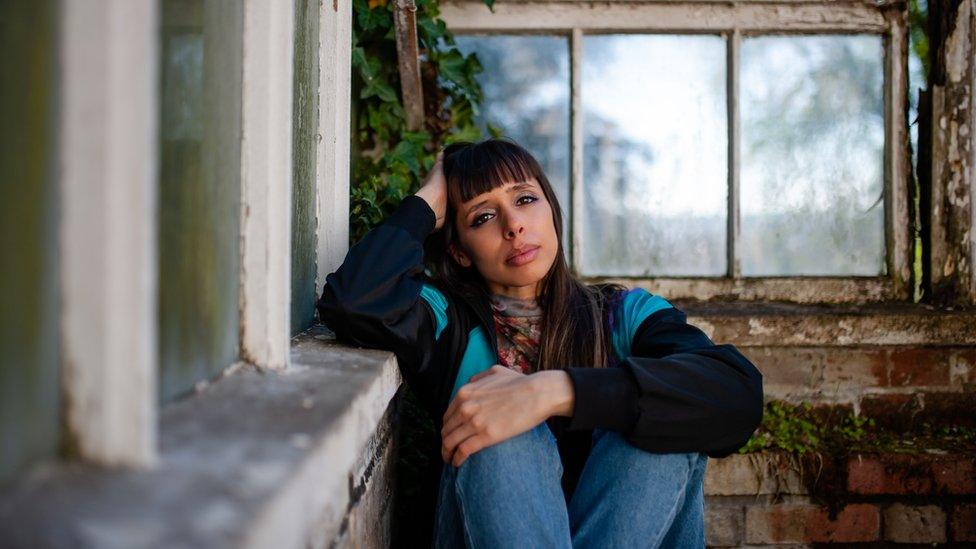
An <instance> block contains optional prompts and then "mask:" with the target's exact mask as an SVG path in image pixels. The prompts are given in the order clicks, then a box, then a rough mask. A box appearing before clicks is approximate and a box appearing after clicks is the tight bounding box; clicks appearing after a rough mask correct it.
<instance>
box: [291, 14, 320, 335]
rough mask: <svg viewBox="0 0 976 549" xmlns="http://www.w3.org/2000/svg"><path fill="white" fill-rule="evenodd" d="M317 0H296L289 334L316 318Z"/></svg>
mask: <svg viewBox="0 0 976 549" xmlns="http://www.w3.org/2000/svg"><path fill="white" fill-rule="evenodd" d="M318 13H319V2H318V0H296V1H295V73H294V86H293V88H292V94H293V95H292V109H293V113H294V114H293V116H292V121H293V124H292V195H291V196H292V216H291V251H292V253H291V333H292V335H295V334H297V333H299V332H302V331H304V330H305V329H306V328H308V327H309V326H311V325H312V322H313V321H314V320H315V290H316V288H315V274H316V273H315V268H316V267H315V247H316V245H317V242H318V239H317V238H316V234H315V231H316V228H317V225H316V219H317V217H316V211H315V144H316V139H315V134H316V132H317V131H318V127H317V126H318V93H317V92H318V89H319V86H318V84H319V82H318V79H319V18H318Z"/></svg>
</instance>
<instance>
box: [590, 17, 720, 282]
mask: <svg viewBox="0 0 976 549" xmlns="http://www.w3.org/2000/svg"><path fill="white" fill-rule="evenodd" d="M725 57H726V56H725V41H724V40H723V39H722V38H721V37H718V36H663V35H654V36H647V35H608V36H586V37H584V38H583V90H582V94H583V97H582V99H583V113H584V119H583V120H584V122H583V134H584V144H583V169H584V183H583V185H584V189H585V190H584V203H585V211H584V212H582V214H583V215H582V216H581V218H582V219H581V220H582V222H583V232H582V234H583V242H582V248H583V249H582V250H581V251H582V257H581V259H582V261H581V267H582V271H583V274H586V275H617V276H627V275H629V276H653V275H667V276H680V275H699V276H701V275H704V276H709V275H722V274H724V273H725V271H726V252H725V247H726V245H725V233H726V218H727V211H728V205H727V200H728V199H727V196H728V170H727V166H728V160H727V158H728V152H727V151H728V145H727V143H728V136H727V130H726V128H727V114H726V92H725V90H726V83H725V72H726V70H725Z"/></svg>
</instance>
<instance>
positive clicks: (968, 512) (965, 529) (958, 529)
mask: <svg viewBox="0 0 976 549" xmlns="http://www.w3.org/2000/svg"><path fill="white" fill-rule="evenodd" d="M949 532H950V534H951V536H952V541H976V504H973V503H969V504H965V505H957V506H956V508H955V509H953V510H952V522H951V525H950V526H949Z"/></svg>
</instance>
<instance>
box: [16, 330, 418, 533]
mask: <svg viewBox="0 0 976 549" xmlns="http://www.w3.org/2000/svg"><path fill="white" fill-rule="evenodd" d="M291 359H292V367H291V368H289V369H288V370H287V371H283V372H261V371H258V370H256V369H254V368H250V367H244V368H240V369H238V370H237V371H235V372H233V373H232V374H230V375H228V376H226V377H225V378H224V379H221V380H220V381H219V382H216V383H213V384H212V385H209V386H208V387H206V388H205V389H204V390H202V391H201V392H199V393H197V394H194V395H192V396H190V397H187V398H185V399H182V400H179V401H176V402H172V403H169V404H166V405H164V406H163V408H162V410H161V414H160V436H159V438H160V459H159V464H158V466H157V467H155V468H153V469H151V470H144V471H133V470H112V469H104V468H98V467H94V466H90V465H84V464H78V463H73V464H71V463H58V464H54V465H49V466H41V467H37V468H35V469H34V470H32V471H31V472H30V473H29V474H27V475H24V476H23V477H21V478H20V479H19V480H17V481H16V482H15V483H14V484H13V485H10V486H7V487H5V489H4V493H3V494H2V495H0V533H2V534H0V538H3V539H5V540H6V541H5V543H8V542H9V543H11V545H13V546H21V545H23V546H51V547H61V546H71V547H78V546H83V547H88V546H97V547H171V546H181V547H185V546H200V547H219V546H244V547H305V546H320V545H322V544H328V543H329V541H330V540H334V539H336V538H337V537H339V536H340V535H341V529H342V528H343V527H344V526H347V525H345V524H344V517H345V516H346V515H347V514H348V512H349V508H350V507H351V504H354V503H355V501H351V496H350V493H351V492H357V491H359V490H360V489H361V488H362V487H361V486H353V485H354V484H357V483H358V482H359V478H360V477H359V476H358V471H359V469H360V468H363V467H364V465H363V464H362V463H361V458H362V456H363V454H364V449H366V450H367V451H369V450H372V451H374V452H375V453H377V454H378V453H381V452H383V451H384V449H383V448H382V447H381V445H386V444H388V443H389V442H390V436H389V433H388V432H386V433H383V432H380V433H378V434H377V429H378V428H380V431H383V429H382V427H383V425H384V422H383V419H384V414H385V413H386V411H387V408H388V407H389V405H390V403H391V400H392V399H393V397H394V396H395V394H396V392H397V389H398V388H399V386H400V384H401V378H400V373H399V371H398V369H397V366H396V361H395V358H394V357H393V355H392V354H391V353H388V352H383V351H376V350H368V349H355V348H351V347H348V346H343V345H339V344H337V343H335V342H334V341H333V340H332V337H331V335H330V334H328V332H326V331H325V330H324V329H322V328H313V329H312V330H310V331H309V332H308V333H306V334H302V335H300V336H298V337H296V338H294V339H293V340H292V348H291ZM374 445H375V447H374ZM367 459H369V456H367ZM374 474H375V472H374ZM363 476H366V477H368V476H369V475H368V473H366V474H364V475H363ZM352 497H355V496H352ZM366 526H368V525H366Z"/></svg>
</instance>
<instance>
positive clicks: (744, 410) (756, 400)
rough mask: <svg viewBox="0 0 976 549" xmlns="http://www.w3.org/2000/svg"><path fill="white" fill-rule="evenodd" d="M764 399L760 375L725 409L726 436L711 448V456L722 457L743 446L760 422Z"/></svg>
mask: <svg viewBox="0 0 976 549" xmlns="http://www.w3.org/2000/svg"><path fill="white" fill-rule="evenodd" d="M764 408H765V406H764V400H763V390H762V376H759V377H757V378H756V379H755V380H754V383H749V384H747V386H746V387H745V388H744V390H743V391H742V392H741V393H740V394H739V396H738V398H737V399H736V400H735V405H734V406H731V407H730V409H728V410H726V415H725V418H726V420H727V421H728V423H727V424H726V429H727V431H726V432H727V434H728V436H727V437H723V438H724V440H723V444H720V445H718V447H714V448H712V451H711V452H709V455H710V456H711V457H724V456H727V455H729V454H731V453H733V452H735V451H737V450H738V449H739V448H742V447H743V446H745V444H746V443H747V442H749V439H750V438H751V437H752V435H753V433H755V432H756V429H757V428H758V427H759V425H760V424H761V423H762V418H763V411H764Z"/></svg>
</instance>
